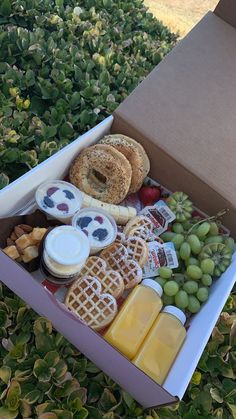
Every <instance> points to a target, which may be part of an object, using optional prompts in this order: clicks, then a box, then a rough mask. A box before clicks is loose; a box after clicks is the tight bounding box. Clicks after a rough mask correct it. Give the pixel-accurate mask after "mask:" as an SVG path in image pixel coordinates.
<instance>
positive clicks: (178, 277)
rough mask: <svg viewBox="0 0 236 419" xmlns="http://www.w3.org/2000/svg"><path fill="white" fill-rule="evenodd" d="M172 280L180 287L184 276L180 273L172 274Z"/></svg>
mask: <svg viewBox="0 0 236 419" xmlns="http://www.w3.org/2000/svg"><path fill="white" fill-rule="evenodd" d="M173 279H174V281H175V282H177V284H178V285H179V286H180V287H182V285H183V284H184V275H183V274H181V273H174V277H173Z"/></svg>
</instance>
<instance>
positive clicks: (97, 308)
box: [65, 276, 117, 330]
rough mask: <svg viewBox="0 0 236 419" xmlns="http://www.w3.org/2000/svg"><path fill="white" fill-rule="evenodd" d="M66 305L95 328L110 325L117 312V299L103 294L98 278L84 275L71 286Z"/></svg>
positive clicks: (98, 328)
mask: <svg viewBox="0 0 236 419" xmlns="http://www.w3.org/2000/svg"><path fill="white" fill-rule="evenodd" d="M65 305H66V306H67V307H68V308H69V309H70V310H71V311H73V312H74V313H75V314H77V316H78V317H79V318H80V319H81V320H83V321H84V322H85V323H86V324H87V325H88V326H90V327H91V328H92V329H94V330H100V329H103V328H104V327H106V326H108V325H109V324H110V323H111V322H112V320H113V319H114V317H115V315H116V313H117V304H116V299H115V298H114V297H113V296H112V295H110V294H102V285H101V284H100V282H99V280H98V279H97V278H92V277H91V276H83V277H82V278H80V279H78V280H77V281H75V282H74V283H73V284H72V285H71V287H70V288H69V290H68V292H67V294H66V297H65Z"/></svg>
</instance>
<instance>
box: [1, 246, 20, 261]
mask: <svg viewBox="0 0 236 419" xmlns="http://www.w3.org/2000/svg"><path fill="white" fill-rule="evenodd" d="M3 252H4V253H6V255H7V256H9V257H10V258H11V259H13V260H16V259H18V258H19V257H20V254H19V252H18V250H17V248H16V246H13V245H12V246H7V247H5V249H3Z"/></svg>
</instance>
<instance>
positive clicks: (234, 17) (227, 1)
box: [214, 0, 236, 28]
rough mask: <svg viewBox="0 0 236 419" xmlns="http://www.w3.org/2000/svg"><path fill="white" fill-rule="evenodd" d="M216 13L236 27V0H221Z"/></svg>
mask: <svg viewBox="0 0 236 419" xmlns="http://www.w3.org/2000/svg"><path fill="white" fill-rule="evenodd" d="M214 13H215V14H216V15H217V16H219V17H220V18H221V19H223V20H225V22H227V23H229V24H230V25H232V26H234V27H235V28H236V1H235V0H220V2H219V3H218V5H217V6H216V8H215V11H214Z"/></svg>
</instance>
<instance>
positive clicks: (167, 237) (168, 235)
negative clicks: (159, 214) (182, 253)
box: [160, 231, 175, 242]
mask: <svg viewBox="0 0 236 419" xmlns="http://www.w3.org/2000/svg"><path fill="white" fill-rule="evenodd" d="M174 237H175V233H173V231H165V232H164V233H162V234H161V236H160V238H161V239H162V240H163V241H164V242H170V241H171V240H172V239H173V238H174Z"/></svg>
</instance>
